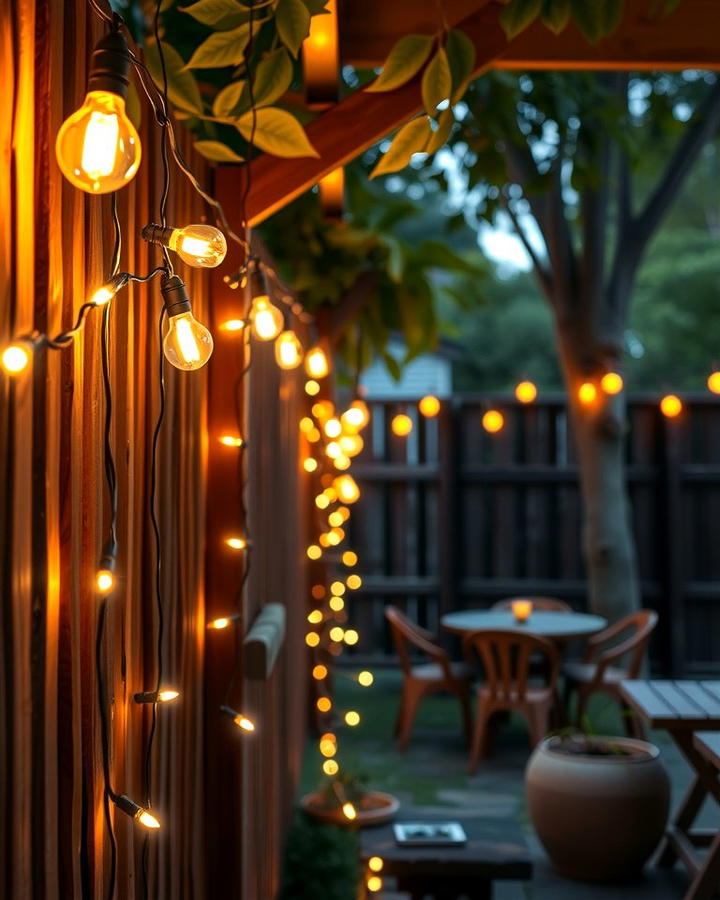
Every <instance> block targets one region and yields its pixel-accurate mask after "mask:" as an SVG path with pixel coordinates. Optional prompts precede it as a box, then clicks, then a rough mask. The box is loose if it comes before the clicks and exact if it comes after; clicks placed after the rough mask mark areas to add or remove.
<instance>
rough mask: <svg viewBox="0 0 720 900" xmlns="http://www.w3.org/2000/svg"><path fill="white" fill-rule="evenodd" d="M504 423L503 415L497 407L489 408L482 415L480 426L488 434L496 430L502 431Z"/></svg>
mask: <svg viewBox="0 0 720 900" xmlns="http://www.w3.org/2000/svg"><path fill="white" fill-rule="evenodd" d="M504 425H505V416H503V414H502V413H501V412H500V410H498V409H489V410H488V411H487V412H486V413H485V415H484V416H483V417H482V426H483V428H484V429H485V431H488V432H490V434H497V432H498V431H502V429H503V426H504Z"/></svg>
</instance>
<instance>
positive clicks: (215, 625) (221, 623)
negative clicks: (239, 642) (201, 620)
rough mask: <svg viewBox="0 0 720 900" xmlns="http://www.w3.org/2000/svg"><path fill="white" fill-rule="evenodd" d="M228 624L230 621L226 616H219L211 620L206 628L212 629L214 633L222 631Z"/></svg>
mask: <svg viewBox="0 0 720 900" xmlns="http://www.w3.org/2000/svg"><path fill="white" fill-rule="evenodd" d="M229 624H230V619H228V617H227V616H220V617H219V618H217V619H213V620H212V622H208V626H207V627H208V628H212V629H214V630H215V631H222V629H223V628H227V627H228V625H229Z"/></svg>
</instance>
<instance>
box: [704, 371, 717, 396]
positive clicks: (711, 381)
mask: <svg viewBox="0 0 720 900" xmlns="http://www.w3.org/2000/svg"><path fill="white" fill-rule="evenodd" d="M707 386H708V389H709V390H710V391H712V392H713V394H720V372H712V373H711V374H710V375H709V376H708V380H707Z"/></svg>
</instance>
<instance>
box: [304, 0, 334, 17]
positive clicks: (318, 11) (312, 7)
mask: <svg viewBox="0 0 720 900" xmlns="http://www.w3.org/2000/svg"><path fill="white" fill-rule="evenodd" d="M327 2H328V0H303V3H304V4H305V6H307V8H308V10H309V11H310V15H311V16H323V15H329V14H330V10H329V9H325V6H326V4H327Z"/></svg>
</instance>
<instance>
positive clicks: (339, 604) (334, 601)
mask: <svg viewBox="0 0 720 900" xmlns="http://www.w3.org/2000/svg"><path fill="white" fill-rule="evenodd" d="M328 606H329V607H330V609H331V610H332V611H333V612H340V610H341V609H345V601H344V600H343V598H342V597H336V596H333V597H331V598H330V601H329V603H328Z"/></svg>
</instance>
